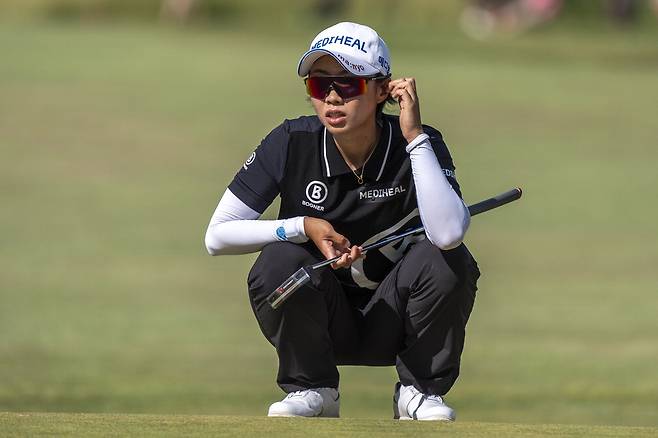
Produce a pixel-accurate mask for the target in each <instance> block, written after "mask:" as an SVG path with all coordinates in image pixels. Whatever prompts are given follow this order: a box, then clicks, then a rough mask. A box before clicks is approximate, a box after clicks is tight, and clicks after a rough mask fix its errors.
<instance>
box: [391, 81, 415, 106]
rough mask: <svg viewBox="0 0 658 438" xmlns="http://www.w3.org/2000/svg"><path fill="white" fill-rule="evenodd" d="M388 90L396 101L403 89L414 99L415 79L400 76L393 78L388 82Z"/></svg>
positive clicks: (401, 94) (401, 95)
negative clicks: (399, 77)
mask: <svg viewBox="0 0 658 438" xmlns="http://www.w3.org/2000/svg"><path fill="white" fill-rule="evenodd" d="M388 90H389V93H390V94H391V96H392V97H393V98H395V99H397V100H398V101H399V100H400V97H403V96H404V94H403V91H406V92H407V94H408V97H410V98H411V100H413V101H416V100H417V99H418V97H417V96H418V94H417V92H416V79H414V78H401V79H395V80H393V81H391V82H389V84H388Z"/></svg>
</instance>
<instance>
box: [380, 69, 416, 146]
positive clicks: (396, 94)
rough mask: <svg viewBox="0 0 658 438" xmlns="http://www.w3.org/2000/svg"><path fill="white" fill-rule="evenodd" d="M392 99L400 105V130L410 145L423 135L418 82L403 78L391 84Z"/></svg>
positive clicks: (389, 87) (389, 86)
mask: <svg viewBox="0 0 658 438" xmlns="http://www.w3.org/2000/svg"><path fill="white" fill-rule="evenodd" d="M388 89H389V92H390V94H391V97H393V98H394V99H395V100H397V101H398V103H399V104H400V129H401V130H402V135H403V136H404V138H405V139H406V140H407V143H410V142H411V141H412V140H413V139H415V138H416V137H418V136H419V135H420V134H422V133H423V127H422V125H421V122H420V105H419V103H418V95H417V94H416V80H415V79H414V78H401V79H395V80H393V81H391V82H389V85H388Z"/></svg>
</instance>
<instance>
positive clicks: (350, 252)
mask: <svg viewBox="0 0 658 438" xmlns="http://www.w3.org/2000/svg"><path fill="white" fill-rule="evenodd" d="M304 232H305V233H306V236H307V237H308V238H309V239H311V240H312V241H313V243H315V246H317V247H318V249H319V250H320V252H322V254H323V255H324V256H325V257H326V258H327V259H331V258H334V257H337V256H341V257H340V259H339V260H338V261H337V262H335V263H332V264H331V267H332V268H334V269H338V268H347V267H349V266H350V265H351V264H352V262H354V261H355V260H357V259H358V258H359V257H362V252H361V247H359V246H356V245H354V246H351V245H350V241H349V240H348V239H347V238H346V237H345V236H343V235H342V234H339V233H337V232H336V230H334V227H332V226H331V224H330V223H329V222H327V221H326V220H324V219H319V218H316V217H308V216H306V217H304Z"/></svg>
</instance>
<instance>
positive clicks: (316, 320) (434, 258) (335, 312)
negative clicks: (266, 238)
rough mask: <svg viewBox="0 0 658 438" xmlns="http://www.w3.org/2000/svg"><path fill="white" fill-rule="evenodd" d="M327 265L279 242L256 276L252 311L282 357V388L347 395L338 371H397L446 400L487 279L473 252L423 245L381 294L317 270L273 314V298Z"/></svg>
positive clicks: (311, 252) (265, 254) (306, 248)
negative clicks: (310, 269) (288, 283)
mask: <svg viewBox="0 0 658 438" xmlns="http://www.w3.org/2000/svg"><path fill="white" fill-rule="evenodd" d="M319 259H321V258H320V257H319V253H318V252H317V251H315V247H314V246H313V245H312V243H309V244H306V245H297V244H293V243H289V242H280V243H272V244H269V245H267V246H265V248H263V250H262V252H261V254H260V256H259V257H258V259H257V260H256V263H255V264H254V266H253V268H252V269H251V272H250V273H249V278H248V286H249V297H250V300H251V305H252V308H253V310H254V313H255V315H256V319H257V320H258V323H259V325H260V328H261V330H262V332H263V334H264V335H265V337H266V338H267V339H268V340H269V341H270V343H272V345H274V347H275V348H276V351H277V354H278V356H279V372H278V377H277V382H278V384H279V386H280V387H281V389H283V390H284V391H286V392H292V391H297V390H301V389H308V388H320V387H332V388H338V381H339V374H338V370H337V368H336V366H337V365H371V366H388V365H395V366H396V368H397V371H398V374H399V377H400V381H401V382H402V384H404V385H414V386H415V387H416V388H418V389H419V390H421V391H422V392H424V393H427V394H437V395H444V394H446V393H447V392H448V391H449V390H450V388H451V387H452V385H453V384H454V383H455V380H456V379H457V376H458V375H459V364H460V357H461V353H462V350H463V347H464V333H465V327H466V322H467V321H468V317H469V315H470V313H471V309H472V307H473V302H474V300H475V291H476V290H477V287H476V281H477V279H478V277H479V275H480V272H479V270H478V268H477V264H476V263H475V260H473V258H472V257H471V255H470V253H469V252H468V250H467V249H466V247H465V246H464V245H461V246H459V247H457V248H455V249H453V250H449V251H442V250H440V249H439V248H437V247H436V246H434V245H432V244H431V243H430V242H429V241H428V240H427V239H425V240H423V241H421V242H418V243H416V244H414V245H413V246H412V247H411V249H409V250H408V252H407V254H406V255H405V256H404V257H403V258H402V259H401V260H400V261H399V262H398V263H397V264H396V265H395V267H394V269H393V270H392V271H391V272H390V273H389V274H388V275H387V276H386V278H385V279H384V280H383V281H382V282H381V283H380V285H379V287H378V288H377V289H376V290H374V291H373V290H369V289H361V288H348V287H344V286H343V285H342V284H341V283H340V282H339V281H338V280H337V278H336V276H335V275H334V273H333V271H332V269H331V268H326V269H323V270H320V271H314V273H313V275H312V278H311V281H310V282H309V283H308V284H307V285H306V286H304V287H302V288H300V289H298V290H297V291H296V292H295V294H294V295H293V296H292V297H290V298H289V299H288V300H287V301H286V302H285V303H284V304H283V305H282V306H281V307H279V308H278V309H277V310H273V309H272V308H271V307H270V306H269V304H268V303H267V302H266V301H265V298H266V297H267V296H268V295H269V294H270V293H271V292H272V291H273V290H274V289H275V288H277V287H278V286H279V285H280V284H281V283H282V282H283V281H284V280H285V279H287V278H288V277H289V276H290V275H291V274H292V273H293V272H295V271H296V270H297V269H299V268H300V267H301V266H304V265H308V264H310V263H314V262H316V261H318V260H319Z"/></svg>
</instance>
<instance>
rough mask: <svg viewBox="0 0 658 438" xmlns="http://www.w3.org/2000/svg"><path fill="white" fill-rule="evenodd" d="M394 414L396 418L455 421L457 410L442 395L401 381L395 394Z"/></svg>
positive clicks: (396, 387)
mask: <svg viewBox="0 0 658 438" xmlns="http://www.w3.org/2000/svg"><path fill="white" fill-rule="evenodd" d="M393 414H394V418H395V419H396V420H397V419H400V420H435V421H455V411H454V410H453V409H452V408H451V407H450V406H448V405H446V404H445V402H444V401H443V399H442V398H441V396H438V395H427V394H423V393H422V392H420V391H418V390H417V389H416V388H414V387H413V386H404V385H402V384H401V383H399V382H398V384H397V385H395V394H394V395H393Z"/></svg>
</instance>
